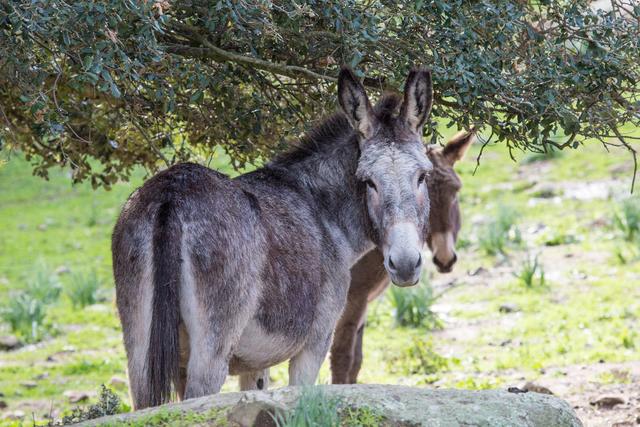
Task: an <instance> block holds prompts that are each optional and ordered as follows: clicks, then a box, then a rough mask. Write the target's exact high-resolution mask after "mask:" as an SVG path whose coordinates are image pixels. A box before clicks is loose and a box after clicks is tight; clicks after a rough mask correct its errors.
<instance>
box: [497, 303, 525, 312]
mask: <svg viewBox="0 0 640 427" xmlns="http://www.w3.org/2000/svg"><path fill="white" fill-rule="evenodd" d="M498 310H499V311H500V313H515V312H517V311H520V307H518V305H517V304H513V303H510V302H507V303H504V304H502V305H501V306H500V308H499V309H498Z"/></svg>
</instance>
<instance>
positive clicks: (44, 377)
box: [33, 372, 49, 381]
mask: <svg viewBox="0 0 640 427" xmlns="http://www.w3.org/2000/svg"><path fill="white" fill-rule="evenodd" d="M46 378H49V372H43V373H41V374H38V375H36V376H35V377H33V379H34V380H36V381H41V380H44V379H46Z"/></svg>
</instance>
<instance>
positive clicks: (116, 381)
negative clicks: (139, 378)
mask: <svg viewBox="0 0 640 427" xmlns="http://www.w3.org/2000/svg"><path fill="white" fill-rule="evenodd" d="M109 384H110V385H112V386H113V387H116V388H124V387H126V386H127V380H125V379H124V378H120V377H118V376H115V375H114V376H113V377H111V379H110V380H109Z"/></svg>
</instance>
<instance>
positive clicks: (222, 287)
mask: <svg viewBox="0 0 640 427" xmlns="http://www.w3.org/2000/svg"><path fill="white" fill-rule="evenodd" d="M432 98H433V97H432V84H431V73H430V72H428V71H425V70H414V71H412V72H411V73H410V74H409V76H408V78H407V82H406V84H405V90H404V98H400V97H397V96H386V97H383V98H382V99H381V101H379V102H378V104H377V105H376V106H372V105H371V104H370V102H369V99H368V98H367V95H366V93H365V91H364V88H363V86H362V85H361V84H360V82H359V81H358V80H357V79H356V77H355V76H354V75H353V74H352V73H351V72H350V71H349V70H347V69H344V70H342V71H341V73H340V76H339V79H338V99H339V101H340V105H341V107H342V110H343V113H342V114H337V115H334V116H333V117H331V118H329V119H327V120H325V121H324V122H323V123H321V124H320V125H319V126H317V127H316V128H315V129H313V130H312V131H311V132H309V133H308V134H307V136H305V137H304V138H303V139H302V141H301V142H300V146H299V147H298V148H297V149H294V150H293V151H292V152H290V153H287V154H285V155H282V156H280V157H278V158H276V159H275V160H273V161H272V162H270V163H269V164H268V165H267V166H265V167H263V168H260V169H257V170H256V171H254V172H250V173H247V174H244V175H241V176H239V177H237V178H235V179H230V178H228V177H227V176H225V175H223V174H220V173H218V172H215V171H213V170H211V169H208V168H205V167H203V166H199V165H195V164H180V165H176V166H173V167H171V168H169V169H167V170H165V171H163V172H160V173H159V174H157V175H156V176H154V177H153V178H151V179H149V180H148V181H147V182H146V183H145V184H144V185H143V186H142V187H141V188H139V189H138V190H136V191H135V192H134V193H133V194H132V195H131V196H130V197H129V200H128V201H127V203H126V204H125V206H124V208H123V210H122V213H121V214H120V217H119V219H118V222H117V224H116V227H115V229H114V232H113V239H112V254H113V271H114V277H115V283H116V303H117V306H118V312H119V314H120V320H121V322H122V330H123V335H124V345H125V349H126V352H127V359H128V374H129V386H130V391H131V396H132V400H133V405H134V407H135V408H136V409H139V408H143V407H147V406H155V405H159V404H162V403H164V402H167V401H168V400H170V399H171V397H172V396H173V395H174V394H177V395H178V397H180V398H192V397H197V396H203V395H206V394H212V393H217V392H219V391H220V388H221V387H222V384H223V383H224V381H225V378H226V377H227V375H228V374H232V375H234V374H235V375H240V376H241V384H242V386H243V388H256V387H258V388H260V387H261V386H262V387H264V385H265V384H264V381H263V380H262V379H261V378H259V374H260V372H261V371H262V370H264V369H266V368H268V367H270V366H273V365H275V364H277V363H280V362H283V361H285V360H289V384H291V385H299V384H312V383H314V382H315V379H316V377H317V374H318V370H319V368H320V365H321V364H322V361H323V360H324V359H325V356H326V354H327V352H328V350H329V347H330V344H331V337H332V332H333V330H334V328H335V325H336V322H337V321H338V319H339V317H340V315H341V313H342V312H343V309H344V306H345V303H346V300H347V292H348V289H349V282H350V278H351V273H350V268H351V267H352V266H353V265H354V264H355V263H356V261H357V260H359V259H360V258H361V257H362V256H363V255H364V254H365V253H368V252H369V251H371V250H372V249H374V247H378V248H379V249H380V250H381V252H382V254H383V260H382V262H383V263H384V265H385V268H386V270H387V272H388V273H389V275H390V276H391V278H392V279H393V281H394V282H395V283H397V284H399V285H402V286H411V285H414V284H416V283H417V282H418V280H419V278H420V272H421V267H422V258H421V248H422V246H423V244H424V243H425V233H426V231H427V229H428V226H429V225H428V219H429V207H430V203H429V193H428V190H427V185H426V182H425V179H426V176H427V175H428V173H429V172H430V171H431V170H432V168H433V166H432V164H431V161H430V160H429V158H428V157H427V154H426V150H425V148H424V145H423V141H422V128H423V125H424V123H425V121H426V120H427V118H428V117H429V114H430V111H431V104H432Z"/></svg>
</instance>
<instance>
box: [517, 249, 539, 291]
mask: <svg viewBox="0 0 640 427" xmlns="http://www.w3.org/2000/svg"><path fill="white" fill-rule="evenodd" d="M513 275H514V276H515V277H517V278H518V280H519V281H520V283H521V284H522V285H524V287H525V288H527V289H533V288H534V287H535V286H536V277H537V286H538V287H540V288H543V287H544V286H545V284H546V283H545V278H544V267H543V266H542V264H541V263H540V262H539V261H538V255H536V256H530V255H529V256H527V258H526V259H525V260H524V262H523V263H522V268H521V269H520V272H519V273H517V274H516V273H514V274H513Z"/></svg>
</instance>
